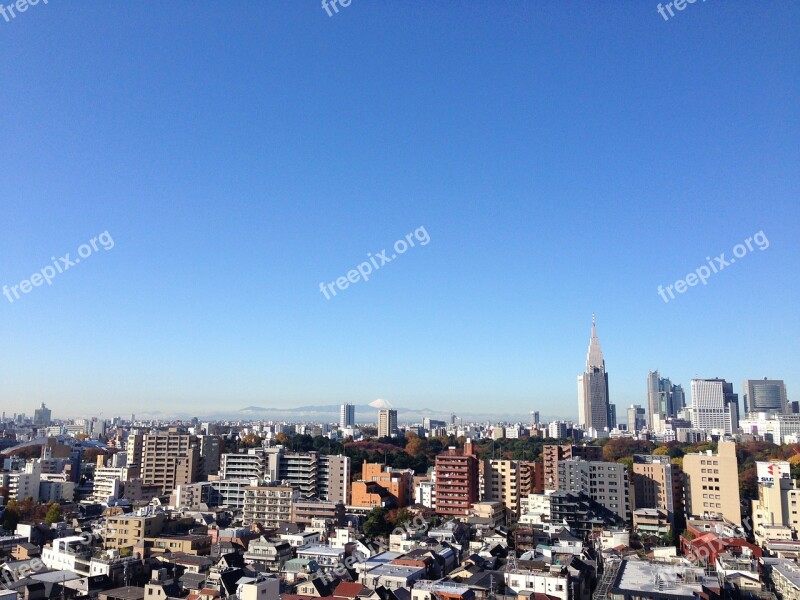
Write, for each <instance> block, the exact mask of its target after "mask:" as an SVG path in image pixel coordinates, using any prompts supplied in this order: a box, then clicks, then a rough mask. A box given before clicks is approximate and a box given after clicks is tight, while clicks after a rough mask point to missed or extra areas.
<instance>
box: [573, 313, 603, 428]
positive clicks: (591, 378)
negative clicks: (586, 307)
mask: <svg viewBox="0 0 800 600" xmlns="http://www.w3.org/2000/svg"><path fill="white" fill-rule="evenodd" d="M609 416H610V408H609V403H608V373H606V361H605V360H604V359H603V351H602V350H601V349H600V340H599V339H597V326H596V323H595V319H594V315H592V335H591V337H590V338H589V351H588V353H587V354H586V371H584V373H583V374H582V375H578V424H579V425H580V426H581V427H582V428H583V429H585V430H588V429H591V428H594V429H597V430H598V431H602V430H603V429H608V428H609V420H610V419H609Z"/></svg>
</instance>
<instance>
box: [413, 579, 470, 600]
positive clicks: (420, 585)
mask: <svg viewBox="0 0 800 600" xmlns="http://www.w3.org/2000/svg"><path fill="white" fill-rule="evenodd" d="M474 598H475V592H474V591H473V590H471V589H470V588H469V586H467V585H464V584H461V583H456V582H454V581H425V580H423V581H418V582H417V583H416V584H414V587H413V588H412V589H411V600H473V599H474Z"/></svg>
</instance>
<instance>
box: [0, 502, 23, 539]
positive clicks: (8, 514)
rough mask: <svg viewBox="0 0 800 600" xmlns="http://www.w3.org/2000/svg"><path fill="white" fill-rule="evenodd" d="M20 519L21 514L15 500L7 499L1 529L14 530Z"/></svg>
mask: <svg viewBox="0 0 800 600" xmlns="http://www.w3.org/2000/svg"><path fill="white" fill-rule="evenodd" d="M21 519H22V515H21V514H20V512H19V508H18V507H17V501H16V500H15V499H13V498H12V499H11V500H9V501H8V504H7V505H6V510H5V512H4V513H3V529H5V530H6V531H14V530H15V529H16V528H17V524H18V523H19V522H20V520H21Z"/></svg>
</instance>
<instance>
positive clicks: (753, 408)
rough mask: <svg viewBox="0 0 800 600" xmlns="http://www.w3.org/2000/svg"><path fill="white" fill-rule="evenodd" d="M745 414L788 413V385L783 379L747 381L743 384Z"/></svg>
mask: <svg viewBox="0 0 800 600" xmlns="http://www.w3.org/2000/svg"><path fill="white" fill-rule="evenodd" d="M742 394H743V395H744V412H745V413H759V412H771V413H786V412H787V411H788V408H787V401H786V384H785V383H784V382H783V380H782V379H767V378H766V377H764V379H745V380H744V382H743V383H742Z"/></svg>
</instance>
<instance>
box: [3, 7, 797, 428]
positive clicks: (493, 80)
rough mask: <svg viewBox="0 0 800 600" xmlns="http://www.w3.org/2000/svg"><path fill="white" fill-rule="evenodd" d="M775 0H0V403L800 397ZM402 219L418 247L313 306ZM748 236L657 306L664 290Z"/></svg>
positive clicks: (502, 409)
mask: <svg viewBox="0 0 800 600" xmlns="http://www.w3.org/2000/svg"><path fill="white" fill-rule="evenodd" d="M799 18H800V5H798V4H797V3H792V2H774V3H773V2H770V3H763V2H755V1H749V2H744V1H743V2H724V1H721V0H709V1H708V2H697V3H695V4H692V5H688V6H687V7H686V9H685V10H684V11H683V12H680V13H677V14H676V15H675V17H673V18H672V19H670V20H669V21H664V20H663V18H662V17H661V16H659V14H658V13H657V12H656V3H655V2H652V1H650V0H637V1H636V2H632V1H631V2H627V1H625V2H615V3H605V2H577V1H576V2H533V1H531V2H520V1H509V2H456V1H454V0H453V1H446V2H445V1H427V0H426V1H420V2H411V1H397V2H384V1H380V2H379V1H373V0H352V4H351V6H349V7H348V8H344V9H341V11H340V13H339V14H337V15H334V16H333V17H328V16H327V14H326V13H325V11H324V10H323V9H322V8H321V6H320V3H319V2H317V1H316V0H309V1H306V0H292V1H291V2H273V1H263V2H262V1H255V0H249V1H244V0H242V1H238V2H213V3H212V2H205V1H199V2H188V1H187V0H180V1H176V2H159V3H156V2H140V3H132V2H117V3H102V5H101V4H99V3H78V2H67V1H66V0H50V2H49V3H48V4H47V5H45V4H43V3H41V2H40V3H39V5H37V6H35V7H31V8H29V9H28V10H27V12H25V13H24V14H19V15H18V16H17V17H16V18H14V19H13V20H11V21H10V22H5V21H4V20H3V19H1V18H0V53H1V54H2V56H3V60H2V66H1V67H0V106H2V117H0V141H2V148H3V153H2V154H3V165H2V177H0V203H1V207H2V213H1V214H2V225H3V227H2V236H0V285H14V284H18V283H19V282H20V281H21V280H23V279H26V278H28V277H29V276H30V275H31V274H32V273H34V272H36V271H39V270H40V269H42V268H43V267H45V266H47V265H48V264H50V257H51V256H56V257H59V256H62V255H63V254H65V253H67V252H70V253H71V254H72V257H73V258H74V257H75V256H76V250H77V248H78V246H79V245H80V244H82V243H84V242H86V241H88V240H90V239H91V238H93V237H95V236H97V235H98V234H100V233H101V232H103V231H106V230H107V231H108V232H109V234H110V235H111V237H112V238H113V240H114V243H115V245H114V248H113V249H112V250H110V251H103V250H102V249H100V250H99V251H98V252H97V253H94V254H93V255H92V256H91V257H89V258H86V259H85V260H83V261H82V262H81V263H80V264H77V265H75V267H74V268H71V269H70V270H69V271H67V272H64V273H62V274H59V275H58V276H57V277H56V278H55V279H53V282H52V285H51V286H47V285H43V286H42V287H36V288H33V289H32V290H31V291H30V293H28V294H26V295H23V296H21V299H20V300H16V301H15V302H14V303H13V304H12V303H10V302H8V301H7V299H6V298H5V297H2V296H0V331H1V332H2V340H3V342H2V344H0V348H1V349H0V407H1V408H2V409H3V410H5V411H6V412H7V413H10V412H15V411H24V412H26V413H28V414H31V413H32V411H33V408H34V407H35V406H36V405H37V404H38V403H39V402H46V403H47V404H48V405H50V406H51V407H52V408H53V410H54V416H55V417H67V416H82V415H87V414H92V413H95V414H96V413H98V412H101V411H102V413H103V415H104V416H107V417H111V416H113V415H128V414H130V413H132V412H135V413H137V415H138V414H141V415H145V414H146V413H148V412H150V413H152V412H154V411H162V412H163V413H167V414H173V413H183V414H185V413H190V414H199V415H202V414H206V413H209V412H214V411H217V412H218V411H221V410H229V411H236V410H238V409H240V408H243V407H245V406H248V405H261V406H299V405H305V404H335V403H339V402H342V401H351V402H355V403H356V404H363V403H367V402H369V401H371V400H374V399H375V398H379V397H380V398H386V399H388V400H390V401H391V402H392V403H393V404H395V405H396V406H404V407H414V408H423V407H431V408H434V409H437V410H438V409H441V410H442V411H443V412H448V411H451V410H452V411H456V412H469V411H485V410H486V409H487V407H491V408H493V409H494V407H496V412H497V416H498V418H502V417H503V416H504V415H505V414H508V413H511V412H526V411H528V410H533V409H538V410H541V411H542V412H543V413H544V414H547V415H563V416H564V417H575V416H576V415H577V399H576V398H577V391H576V390H577V385H576V376H577V375H578V373H580V372H581V371H582V369H583V364H584V360H585V356H586V349H587V345H588V341H589V332H590V324H591V314H592V312H593V311H594V312H596V314H597V320H598V332H599V336H600V340H601V342H602V345H603V350H604V352H605V357H606V363H607V366H608V370H609V373H610V391H611V399H612V401H613V402H616V404H617V406H618V407H619V408H620V409H621V408H622V407H623V406H625V405H628V404H630V403H632V402H643V401H644V398H645V395H646V383H645V379H646V374H647V371H648V370H649V369H654V368H658V369H660V370H661V372H662V374H664V375H667V376H670V377H672V379H673V380H674V381H676V382H679V383H683V384H684V385H685V386H686V388H687V390H688V384H689V380H690V379H691V378H692V377H694V376H700V377H714V376H719V377H724V378H727V379H728V380H729V381H733V382H734V386H735V389H736V390H737V391H740V385H741V381H742V379H744V378H757V377H763V376H769V377H771V378H783V379H785V380H786V381H787V385H788V390H789V396H790V399H800V374H799V373H798V368H797V364H798V360H797V359H798V349H799V348H798V340H800V327H799V322H798V305H797V297H798V292H799V291H800V269H798V258H800V252H799V251H798V241H797V240H798V236H797V226H798V222H800V219H799V217H800V209H798V200H799V199H800V176H799V175H798V173H799V172H800V171H799V170H798V165H800V145H799V144H798V140H800V135H799V134H800V127H799V125H800V123H799V122H798V121H799V119H798V117H800V105H799V104H798V100H797V99H798V97H800V69H798V61H799V60H800V38H798V36H797V24H798V21H799ZM420 226H423V227H425V229H426V231H427V232H428V234H429V236H430V243H429V244H428V245H426V246H424V247H419V246H418V247H416V248H413V249H411V250H409V251H408V252H407V253H406V254H405V255H403V256H402V257H398V258H397V259H396V260H395V261H393V262H392V263H390V264H387V265H385V266H384V267H383V268H382V269H380V270H379V271H377V272H376V273H374V274H373V276H372V278H371V279H370V281H369V282H366V283H365V282H363V281H362V282H359V283H356V284H353V285H351V286H350V287H349V288H348V289H346V290H344V291H339V292H338V295H337V296H336V297H335V298H332V299H331V300H329V301H328V300H326V299H325V297H324V296H323V295H322V293H320V291H319V284H320V282H322V281H326V282H330V281H333V280H335V279H336V278H337V277H340V276H344V275H346V273H347V271H348V270H350V269H353V268H355V267H356V265H358V264H359V263H361V262H362V261H364V260H366V258H367V253H369V252H371V253H373V254H375V253H378V252H380V251H381V250H382V249H384V248H390V246H391V244H392V243H393V242H394V241H395V240H397V239H398V238H401V237H403V236H405V234H407V233H409V232H412V231H414V230H415V229H416V228H417V227H420ZM759 230H763V231H764V233H765V235H766V236H767V238H768V240H769V242H770V245H769V248H768V249H766V250H764V251H759V250H757V249H756V250H754V251H753V252H752V253H748V254H747V256H746V257H744V258H742V259H740V260H739V261H737V262H736V263H735V264H732V265H731V266H730V267H728V268H726V269H725V270H724V271H722V272H720V273H718V274H716V275H713V276H712V277H711V278H710V279H709V281H708V284H707V285H706V286H705V287H703V286H698V287H692V288H689V289H688V291H686V292H685V293H684V294H683V295H680V296H678V297H677V298H676V299H675V300H673V301H671V302H669V303H665V302H664V301H663V300H662V299H661V298H660V297H659V295H658V293H657V287H658V285H665V286H666V285H667V284H670V283H674V282H675V280H677V279H680V278H683V277H684V276H685V275H686V274H687V273H689V272H691V271H693V270H694V269H696V268H697V267H699V266H701V265H703V264H704V263H705V257H706V256H709V255H711V256H716V255H718V254H720V253H721V252H726V255H727V256H728V257H730V256H731V254H730V253H731V249H732V248H733V246H734V245H736V244H737V243H739V242H741V241H743V240H744V239H745V238H747V237H750V236H752V235H753V234H754V233H756V232H758V231H759Z"/></svg>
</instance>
